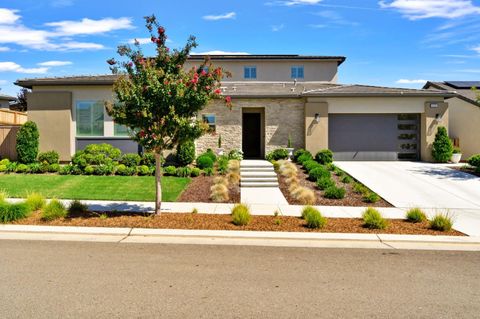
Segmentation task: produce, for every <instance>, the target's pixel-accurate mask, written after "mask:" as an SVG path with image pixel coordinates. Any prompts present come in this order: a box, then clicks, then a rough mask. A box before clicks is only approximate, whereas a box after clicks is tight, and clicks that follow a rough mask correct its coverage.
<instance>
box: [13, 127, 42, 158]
mask: <svg viewBox="0 0 480 319" xmlns="http://www.w3.org/2000/svg"><path fill="white" fill-rule="evenodd" d="M38 138H39V134H38V128H37V124H35V123H34V122H32V121H27V122H26V123H25V124H23V125H22V127H21V128H20V130H19V131H18V133H17V145H16V147H15V148H16V150H17V158H18V161H19V162H20V163H24V164H30V163H33V162H35V160H36V159H37V156H38V143H39V142H38Z"/></svg>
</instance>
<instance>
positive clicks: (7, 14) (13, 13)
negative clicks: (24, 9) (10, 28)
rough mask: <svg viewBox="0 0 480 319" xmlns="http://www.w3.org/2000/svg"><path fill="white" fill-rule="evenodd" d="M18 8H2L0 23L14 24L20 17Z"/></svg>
mask: <svg viewBox="0 0 480 319" xmlns="http://www.w3.org/2000/svg"><path fill="white" fill-rule="evenodd" d="M17 12H18V10H10V9H5V8H0V24H14V23H15V22H17V20H19V19H20V16H19V15H18V14H17Z"/></svg>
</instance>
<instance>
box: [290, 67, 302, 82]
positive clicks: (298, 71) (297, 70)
mask: <svg viewBox="0 0 480 319" xmlns="http://www.w3.org/2000/svg"><path fill="white" fill-rule="evenodd" d="M290 77H291V78H292V79H303V78H304V73H303V66H298V65H297V66H292V72H291V76H290Z"/></svg>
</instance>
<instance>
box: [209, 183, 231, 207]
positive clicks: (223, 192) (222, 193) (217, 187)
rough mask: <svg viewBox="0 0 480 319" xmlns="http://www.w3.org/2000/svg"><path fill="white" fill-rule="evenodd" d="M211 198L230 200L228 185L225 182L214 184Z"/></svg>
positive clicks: (216, 200) (218, 200) (214, 199)
mask: <svg viewBox="0 0 480 319" xmlns="http://www.w3.org/2000/svg"><path fill="white" fill-rule="evenodd" d="M210 191H211V194H210V198H211V199H212V200H213V201H214V202H224V201H227V200H228V187H227V186H226V185H225V184H223V183H218V184H214V185H213V186H212V187H210Z"/></svg>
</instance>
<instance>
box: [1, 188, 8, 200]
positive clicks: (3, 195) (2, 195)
mask: <svg viewBox="0 0 480 319" xmlns="http://www.w3.org/2000/svg"><path fill="white" fill-rule="evenodd" d="M7 198H8V194H7V192H6V191H5V190H3V189H2V190H0V203H3V202H5V200H6V199H7Z"/></svg>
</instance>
